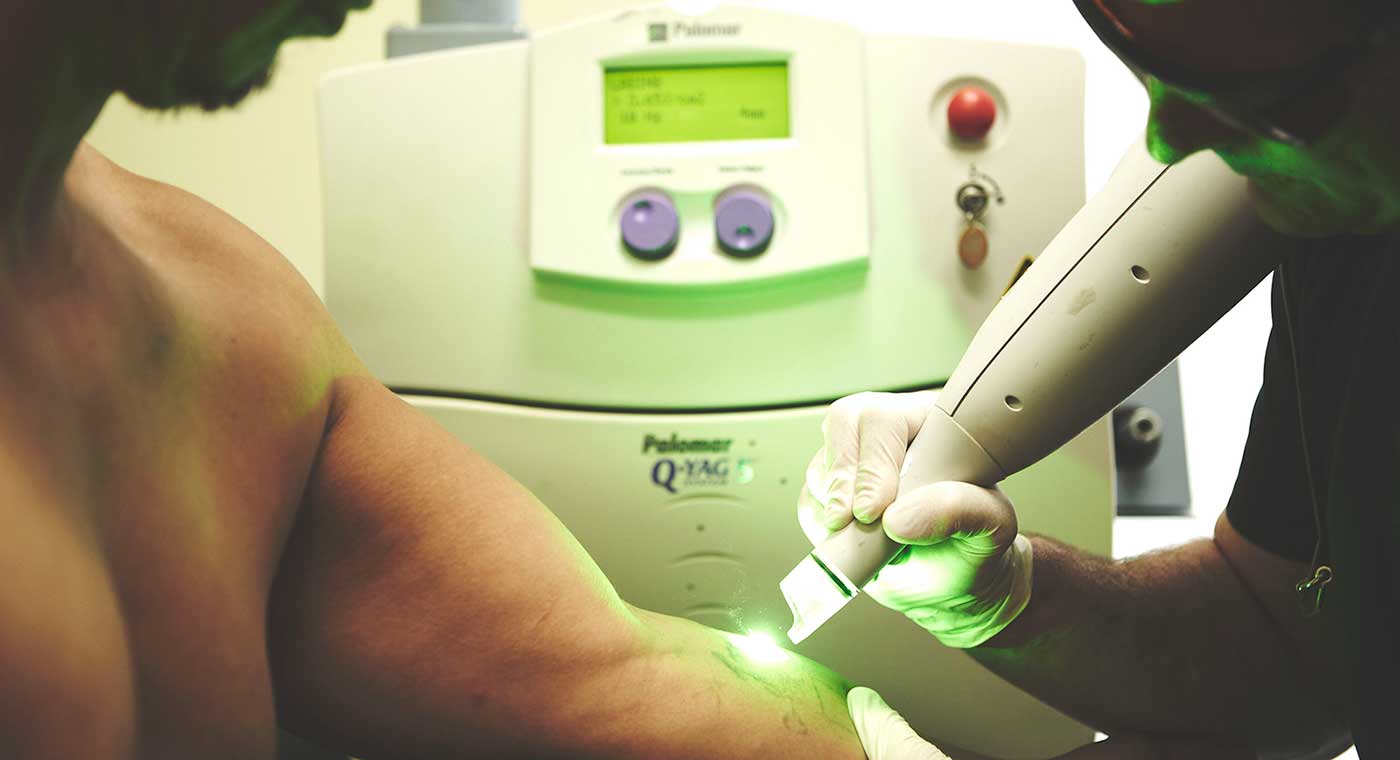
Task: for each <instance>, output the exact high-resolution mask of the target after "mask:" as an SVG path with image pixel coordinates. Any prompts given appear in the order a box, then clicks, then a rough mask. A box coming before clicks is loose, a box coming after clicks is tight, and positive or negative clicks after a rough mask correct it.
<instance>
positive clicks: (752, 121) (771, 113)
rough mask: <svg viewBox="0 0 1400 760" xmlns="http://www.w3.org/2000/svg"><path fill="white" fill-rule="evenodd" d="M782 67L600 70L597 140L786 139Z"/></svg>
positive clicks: (785, 87)
mask: <svg viewBox="0 0 1400 760" xmlns="http://www.w3.org/2000/svg"><path fill="white" fill-rule="evenodd" d="M788 136H789V128H788V67H787V64H786V63H762V64H746V65H724V66H668V67H664V68H662V67H658V68H618V69H605V70H604V71H603V142H605V143H609V144H620V143H658V142H695V141H700V140H762V139H769V138H776V137H788Z"/></svg>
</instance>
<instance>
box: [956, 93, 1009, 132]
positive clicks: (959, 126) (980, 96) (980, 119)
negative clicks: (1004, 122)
mask: <svg viewBox="0 0 1400 760" xmlns="http://www.w3.org/2000/svg"><path fill="white" fill-rule="evenodd" d="M996 120H997V104H996V101H995V100H992V96H991V94H990V93H988V92H987V91H986V90H984V89H982V88H981V87H964V88H962V89H960V90H958V91H957V92H955V93H953V99H952V100H950V101H948V128H949V129H951V130H953V134H955V135H957V136H958V137H961V138H962V139H964V140H981V139H982V138H983V137H986V136H987V131H988V130H990V129H991V128H992V122H994V121H996Z"/></svg>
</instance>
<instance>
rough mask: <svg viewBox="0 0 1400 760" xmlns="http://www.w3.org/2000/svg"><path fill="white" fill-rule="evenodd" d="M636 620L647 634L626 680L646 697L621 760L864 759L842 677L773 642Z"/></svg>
mask: <svg viewBox="0 0 1400 760" xmlns="http://www.w3.org/2000/svg"><path fill="white" fill-rule="evenodd" d="M637 615H638V617H639V619H640V620H641V621H642V623H643V626H644V628H645V629H646V631H647V633H646V634H645V635H644V639H645V642H644V645H643V650H642V654H641V656H640V657H639V658H637V659H636V660H635V661H634V662H633V663H631V664H630V665H629V666H628V667H629V670H628V672H627V673H626V675H625V680H626V681H628V682H630V683H633V684H642V685H643V688H642V689H641V690H639V691H638V693H637V694H636V695H633V697H632V698H631V699H629V701H630V702H632V704H634V705H636V709H637V711H638V712H637V713H636V715H635V716H634V719H635V721H636V722H634V723H632V724H631V725H630V726H627V728H626V731H624V732H623V733H621V734H620V735H619V736H618V737H617V739H618V741H619V742H620V743H619V745H618V746H619V749H622V750H625V751H623V752H619V756H627V757H668V758H691V757H694V758H709V757H729V758H740V757H752V758H789V757H790V758H809V757H821V758H834V759H836V758H840V759H845V758H849V759H850V760H861V759H862V758H864V757H865V753H864V752H863V751H862V750H861V746H860V740H859V738H858V737H857V736H856V733H855V728H854V726H853V725H852V723H851V718H850V715H849V713H848V711H847V708H846V692H847V691H848V690H849V688H850V685H849V684H847V683H846V682H845V681H844V680H843V679H842V678H841V677H840V676H838V675H837V674H835V673H833V672H831V671H830V670H828V669H826V668H824V667H822V666H821V665H818V664H817V663H814V662H811V661H809V660H806V659H804V658H802V657H800V656H798V655H796V654H793V653H791V652H788V651H787V650H784V649H782V648H780V647H777V646H776V645H775V644H772V642H760V641H754V640H749V639H745V638H743V637H739V636H734V635H731V634H725V633H721V632H719V631H716V630H713V629H710V628H706V627H704V626H701V625H698V624H696V623H692V622H690V621H688V620H681V619H677V618H672V617H668V616H665V615H658V614H655V613H649V612H644V611H640V610H639V611H637ZM622 725H625V723H624V724H622Z"/></svg>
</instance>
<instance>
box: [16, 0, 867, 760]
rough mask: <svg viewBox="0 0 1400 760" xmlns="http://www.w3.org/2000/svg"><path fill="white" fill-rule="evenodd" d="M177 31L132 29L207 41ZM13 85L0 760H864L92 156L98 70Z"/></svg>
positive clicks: (205, 237)
mask: <svg viewBox="0 0 1400 760" xmlns="http://www.w3.org/2000/svg"><path fill="white" fill-rule="evenodd" d="M268 5H269V7H271V8H272V10H270V11H269V13H270V14H273V15H270V16H267V17H266V18H273V19H278V18H288V19H291V21H290V22H288V23H292V24H293V25H294V26H296V25H303V24H305V23H307V22H305V21H304V20H298V18H297V17H296V16H295V13H294V11H295V10H296V6H297V4H296V3H294V2H291V1H290V0H288V1H287V2H283V1H282V0H277V1H276V2H270V3H269V4H268ZM219 7H220V8H232V6H230V5H226V4H224V5H220V6H219ZM249 7H251V5H249V6H243V5H239V8H238V9H237V10H238V12H237V13H234V12H232V11H229V13H230V14H231V17H230V18H229V19H224V20H223V22H225V23H227V24H229V25H231V27H230V28H233V27H239V25H244V24H248V25H251V26H253V27H256V28H258V29H264V30H265V29H266V28H267V26H266V24H265V23H264V22H263V21H257V22H256V23H254V22H252V21H249V19H253V18H255V17H257V18H264V17H258V16H257V14H255V13H252V12H251V11H248V10H247V8H249ZM188 9H189V4H184V3H176V4H161V3H155V4H154V5H152V7H151V8H149V9H147V10H149V11H150V12H151V14H150V18H157V20H169V21H171V24H170V25H169V26H170V27H172V28H176V27H178V28H185V27H184V26H182V25H181V24H178V23H174V21H178V20H179V19H173V17H172V18H166V17H165V16H160V15H159V14H160V13H168V14H174V13H176V12H190V13H192V14H193V15H191V16H190V17H189V19H194V20H195V21H198V22H200V23H203V22H204V20H206V19H208V18H219V17H220V14H204V15H201V14H200V13H199V12H198V9H194V11H189V10H188ZM27 13H33V14H39V17H38V18H36V17H33V16H26V14H27ZM44 14H50V15H47V16H46V15H44ZM60 15H61V14H59V12H58V11H57V10H54V9H53V8H49V7H46V6H45V4H37V5H33V6H31V5H24V6H23V7H7V8H6V9H5V10H3V11H0V42H6V43H7V44H3V45H0V51H6V52H4V53H3V55H9V54H10V52H11V51H18V52H17V53H15V54H16V55H20V54H21V53H26V52H27V53H29V54H32V55H35V56H38V55H40V54H41V53H40V52H39V51H42V50H44V49H45V47H44V46H45V45H46V44H50V43H52V44H51V46H52V47H53V48H54V49H55V51H56V52H54V53H53V55H54V56H62V55H66V56H69V57H70V58H71V56H72V55H75V48H74V47H73V45H72V44H68V43H65V44H64V45H59V44H57V42H56V41H57V40H62V39H66V38H64V37H62V36H61V34H60V32H61V30H62V24H59V23H58V21H61V20H62V19H61V18H59V16H60ZM146 18H147V16H143V15H141V14H134V13H133V14H129V16H128V17H127V20H128V21H129V20H131V19H136V20H138V21H140V22H141V23H145V20H146ZM186 20H188V19H186ZM105 21H107V22H110V23H112V24H117V23H119V22H121V21H122V19H105ZM269 23H270V22H269ZM152 24H153V26H154V27H159V26H160V24H158V23H155V22H152ZM101 28H102V25H101V24H97V25H95V26H92V27H84V29H85V30H86V31H89V32H93V33H94V34H96V33H97V32H100V31H101ZM239 28H242V27H239ZM297 28H300V27H299V26H297ZM140 29H144V27H140ZM94 30H97V31H94ZM128 31H129V30H128ZM138 31H139V29H138ZM47 32H52V33H53V36H50V37H47V38H46V37H45V33H47ZM260 34H261V36H259V35H254V36H253V39H254V42H252V43H246V44H245V43H244V42H241V41H240V44H239V46H237V47H239V49H256V50H261V47H259V45H260V44H261V43H260V42H257V41H258V40H261V39H264V38H267V36H268V34H271V33H261V32H260ZM7 36H8V37H9V39H5V38H6V37H7ZM206 36H208V35H206V34H204V33H203V32H201V33H199V34H195V35H194V36H193V39H196V40H201V41H202V40H204V39H205V37H206ZM272 37H276V35H275V34H272ZM138 38H139V35H137V36H135V37H131V38H130V39H137V40H138V41H140V40H139V39H138ZM96 39H97V38H94V39H93V40H89V42H92V43H93V44H94V45H96V42H95V41H94V40H96ZM122 39H128V38H127V37H122ZM222 39H224V38H223V37H218V36H217V35H216V36H215V37H213V38H211V40H212V41H211V42H210V43H209V45H210V47H211V49H218V45H217V44H215V43H217V42H218V41H219V40H222ZM176 47H178V46H176ZM274 48H275V46H274ZM180 49H185V48H180ZM192 49H199V46H198V45H195V46H193V48H192ZM109 50H111V51H116V52H113V53H112V55H110V56H107V57H99V58H98V60H99V62H100V63H102V64H103V65H107V66H111V67H119V65H120V62H121V61H122V60H124V59H123V57H122V56H121V55H120V54H119V52H120V51H119V48H118V47H112V48H110V49H109ZM21 57H22V56H21ZM215 58H219V56H215ZM219 59H220V60H222V59H221V58H219ZM65 60H67V59H65ZM143 60H144V59H143ZM239 60H242V59H239ZM161 63H164V62H161ZM158 68H159V67H156V69H158ZM196 68H197V69H198V70H199V71H202V72H204V71H208V72H213V73H211V74H209V75H208V76H209V77H211V78H212V79H220V78H221V77H224V76H225V75H226V74H227V75H228V76H227V79H228V81H229V83H230V86H231V87H232V88H233V89H234V90H237V89H239V88H241V87H242V85H243V84H244V83H246V80H247V76H245V75H247V72H248V71H253V74H252V75H251V76H253V78H256V76H257V74H256V71H255V70H252V69H247V68H246V67H241V66H240V67H234V68H226V67H225V68H221V67H220V66H219V65H215V64H210V65H209V66H208V67H196ZM255 68H256V67H254V69H255ZM5 70H6V71H11V72H16V73H14V74H13V75H12V78H9V79H6V78H4V77H3V76H0V99H3V96H8V102H10V103H18V104H28V106H30V107H28V108H14V109H9V110H8V111H7V113H6V114H4V116H3V117H2V118H0V126H3V127H4V129H3V132H0V213H2V214H3V225H4V229H3V237H2V238H0V572H3V574H4V576H3V577H4V578H5V583H3V584H0V673H4V674H5V675H4V678H3V679H0V756H3V757H5V758H19V759H20V760H38V759H39V758H75V757H83V758H87V757H92V758H138V757H140V758H190V757H199V758H218V757H229V758H240V759H242V758H255V757H271V756H272V754H273V746H274V741H275V730H276V727H277V725H278V724H279V723H281V724H282V725H285V726H288V727H290V728H292V729H293V730H295V731H297V732H298V733H301V734H303V735H305V736H307V737H309V738H311V739H313V740H317V741H319V742H321V743H323V744H326V745H328V746H331V747H334V748H336V749H339V750H342V751H345V752H349V753H353V754H355V755H357V756H361V757H383V756H393V757H425V758H426V757H558V756H567V757H580V758H589V757H599V758H602V757H618V758H632V757H635V758H653V757H668V758H710V757H714V758H744V757H753V758H760V757H761V758H782V757H793V758H798V757H802V758H806V757H823V758H851V759H852V760H854V759H855V758H860V757H863V753H862V751H861V748H860V743H859V741H858V739H857V737H856V735H855V732H854V729H853V727H852V725H851V722H850V719H849V717H848V715H847V712H846V706H845V699H844V694H845V690H846V688H847V687H846V685H845V684H844V683H843V682H842V680H841V679H840V678H838V677H837V676H835V675H834V674H832V673H831V672H829V671H827V670H825V669H823V668H821V667H820V666H817V665H815V664H812V663H808V662H805V661H802V660H800V659H799V658H796V657H793V658H791V659H789V660H787V661H786V662H782V663H777V664H771V665H761V664H756V663H753V662H749V661H747V660H746V659H744V657H743V656H742V655H741V654H740V651H739V650H738V649H737V648H736V647H735V646H734V643H733V640H732V639H731V638H729V637H728V636H727V635H725V634H721V633H719V632H717V631H713V630H710V629H705V628H703V627H701V626H698V625H695V624H692V623H689V622H687V621H682V620H677V619H672V618H666V617H664V616H660V615H656V614H653V613H648V612H645V611H642V610H638V609H635V608H633V607H630V606H629V605H627V604H626V603H625V602H623V601H622V600H621V599H619V598H618V597H617V595H616V594H615V593H614V591H613V590H612V588H611V586H610V585H609V584H608V582H607V579H606V578H604V577H603V576H602V574H601V573H600V572H599V571H598V569H597V567H596V566H595V565H594V564H593V563H592V561H591V560H590V559H589V558H588V555H587V554H586V553H585V552H584V551H583V549H582V548H581V547H580V546H579V545H578V544H577V543H576V542H575V541H574V540H573V538H572V537H571V536H570V535H569V534H568V532H567V531H566V530H565V529H564V528H563V526H562V525H560V524H559V523H558V521H557V520H555V519H554V517H553V516H552V515H551V514H550V513H549V511H548V510H547V509H546V508H545V506H544V505H542V504H540V503H539V502H538V501H536V500H535V499H534V498H533V497H532V496H531V495H530V494H529V493H528V492H527V491H525V489H524V488H522V487H521V486H520V485H519V484H517V483H516V482H515V481H513V480H512V479H511V478H510V477H508V476H507V475H506V474H504V473H502V472H501V471H500V470H498V469H496V468H495V467H493V466H492V465H491V464H490V463H489V462H487V461H485V460H484V459H482V458H481V457H480V456H478V455H477V454H476V453H474V452H473V451H472V450H471V449H470V448H469V447H468V446H467V445H465V444H463V443H461V442H460V441H457V440H456V439H454V438H453V437H451V436H450V435H448V434H447V433H446V432H444V431H443V430H441V429H440V428H438V427H437V426H436V425H435V424H434V423H432V422H431V421H430V420H428V419H427V418H426V417H425V416H423V415H421V414H419V413H418V412H416V411H414V410H413V409H412V408H411V407H409V406H408V405H406V404H404V403H402V402H401V401H399V400H398V399H397V398H396V397H395V396H394V395H393V394H392V393H390V392H389V391H388V390H387V389H385V388H384V387H383V386H382V385H380V384H379V383H378V382H376V381H375V380H374V379H373V378H372V377H370V376H369V374H368V373H367V372H366V371H365V369H364V367H363V366H362V365H361V364H360V362H359V361H358V360H357V359H356V357H355V356H354V354H353V353H352V352H351V351H350V349H349V348H348V346H347V345H346V343H345V341H344V340H343V338H342V337H341V336H340V334H339V332H338V331H337V330H336V328H335V326H334V325H333V324H332V322H331V320H330V319H329V316H328V315H327V313H326V312H325V310H324V308H323V307H322V305H321V304H320V302H319V301H318V300H317V298H316V297H315V295H314V294H313V293H312V292H311V290H310V289H309V288H308V287H307V286H306V284H305V283H304V282H303V281H302V279H301V278H300V276H299V275H298V274H297V273H296V271H295V270H294V269H293V268H292V267H291V266H290V265H289V264H288V263H287V262H286V261H285V260H284V259H283V258H282V257H281V256H280V255H279V254H278V253H277V252H276V251H275V250H273V249H272V248H271V247H269V246H268V245H267V244H266V243H265V242H264V241H262V240H261V239H259V238H258V237H257V236H256V235H255V234H253V233H252V232H251V231H249V230H248V229H246V228H244V227H243V226H241V225H240V224H238V223H237V222H236V221H234V220H233V219H232V218H230V217H229V216H228V215H226V214H224V213H222V212H221V211H219V210H218V209H216V208H214V207H212V206H210V205H208V204H206V203H204V202H202V201H200V200H199V199H197V198H194V197H192V196H190V195H188V194H186V193H183V192H181V191H179V190H177V189H175V188H171V187H168V186H165V185H162V184H159V183H156V182H152V181H149V180H146V179H143V178H140V177H137V176H135V175H132V174H130V173H128V172H126V171H124V170H122V169H121V168H119V167H117V166H115V165H114V164H112V163H111V162H109V161H107V160H106V159H105V158H104V157H103V156H101V155H100V154H98V153H97V152H96V151H95V150H92V149H91V148H87V147H82V146H79V145H78V142H77V141H78V136H79V135H81V134H82V132H83V131H84V130H85V129H86V127H87V126H88V125H89V124H90V122H91V119H92V118H93V117H94V115H95V114H96V112H97V110H98V107H100V104H101V102H102V101H103V100H105V98H106V96H107V94H108V92H109V90H107V89H104V87H105V85H104V83H103V81H102V79H101V77H99V75H98V73H99V72H98V69H97V68H94V69H90V70H83V69H82V68H81V67H77V68H75V69H73V71H72V72H71V74H72V76H71V77H69V75H68V74H65V73H62V72H59V73H56V74H55V75H54V76H55V77H56V80H55V81H54V82H51V83H50V84H51V85H52V86H50V87H47V88H40V87H34V86H31V84H30V83H29V82H28V78H29V76H30V75H29V74H28V73H24V74H21V73H19V72H29V71H31V70H32V69H31V68H28V67H24V68H14V67H10V68H7V69H5ZM153 70H155V69H153ZM55 71H57V70H56V69H55ZM229 72H233V73H232V74H230V73H229ZM80 75H84V76H80ZM85 76H86V78H85ZM58 80H62V81H58ZM131 81H132V82H134V83H135V84H133V85H132V88H133V90H135V91H137V92H141V93H144V94H145V96H148V99H149V100H150V101H152V102H159V101H160V99H161V98H162V97H164V96H165V95H169V94H170V93H172V92H173V93H175V95H176V96H178V95H179V92H178V88H175V89H171V87H173V85H172V86H171V87H167V86H166V85H167V84H168V83H162V82H161V81H158V80H154V81H153V80H147V79H142V78H140V77H135V76H133V77H132V79H131ZM91 82H96V86H91V87H90V86H89V83H91ZM138 85H139V89H138ZM54 93H58V95H61V97H59V96H58V95H54ZM216 95H217V93H216ZM210 97H211V98H213V97H214V96H210ZM26 99H29V100H26ZM75 146H76V147H75ZM485 515H490V516H491V517H490V519H484V518H483V516H485Z"/></svg>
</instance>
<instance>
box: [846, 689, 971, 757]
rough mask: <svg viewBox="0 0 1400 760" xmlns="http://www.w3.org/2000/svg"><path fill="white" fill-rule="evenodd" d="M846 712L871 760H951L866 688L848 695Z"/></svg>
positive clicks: (854, 690)
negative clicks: (848, 712) (849, 715)
mask: <svg viewBox="0 0 1400 760" xmlns="http://www.w3.org/2000/svg"><path fill="white" fill-rule="evenodd" d="M846 709H848V710H850V711H851V720H852V721H853V722H854V723H855V724H856V733H857V734H859V735H860V744H861V746H862V747H864V748H865V756H866V757H867V758H869V760H949V758H948V756H947V755H945V754H943V752H942V751H941V750H939V749H938V748H937V747H935V746H933V745H932V744H929V743H928V742H926V741H924V740H923V739H922V738H920V737H919V735H918V734H916V733H914V729H912V728H910V727H909V724H908V723H906V722H905V720H904V717H903V716H901V715H900V714H899V713H897V712H895V711H894V710H893V709H891V708H890V706H889V705H887V704H885V700H883V699H880V695H879V694H876V693H875V692H874V691H872V690H870V689H867V688H865V687H864V686H857V687H856V688H854V689H851V691H850V693H848V694H847V695H846Z"/></svg>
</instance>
